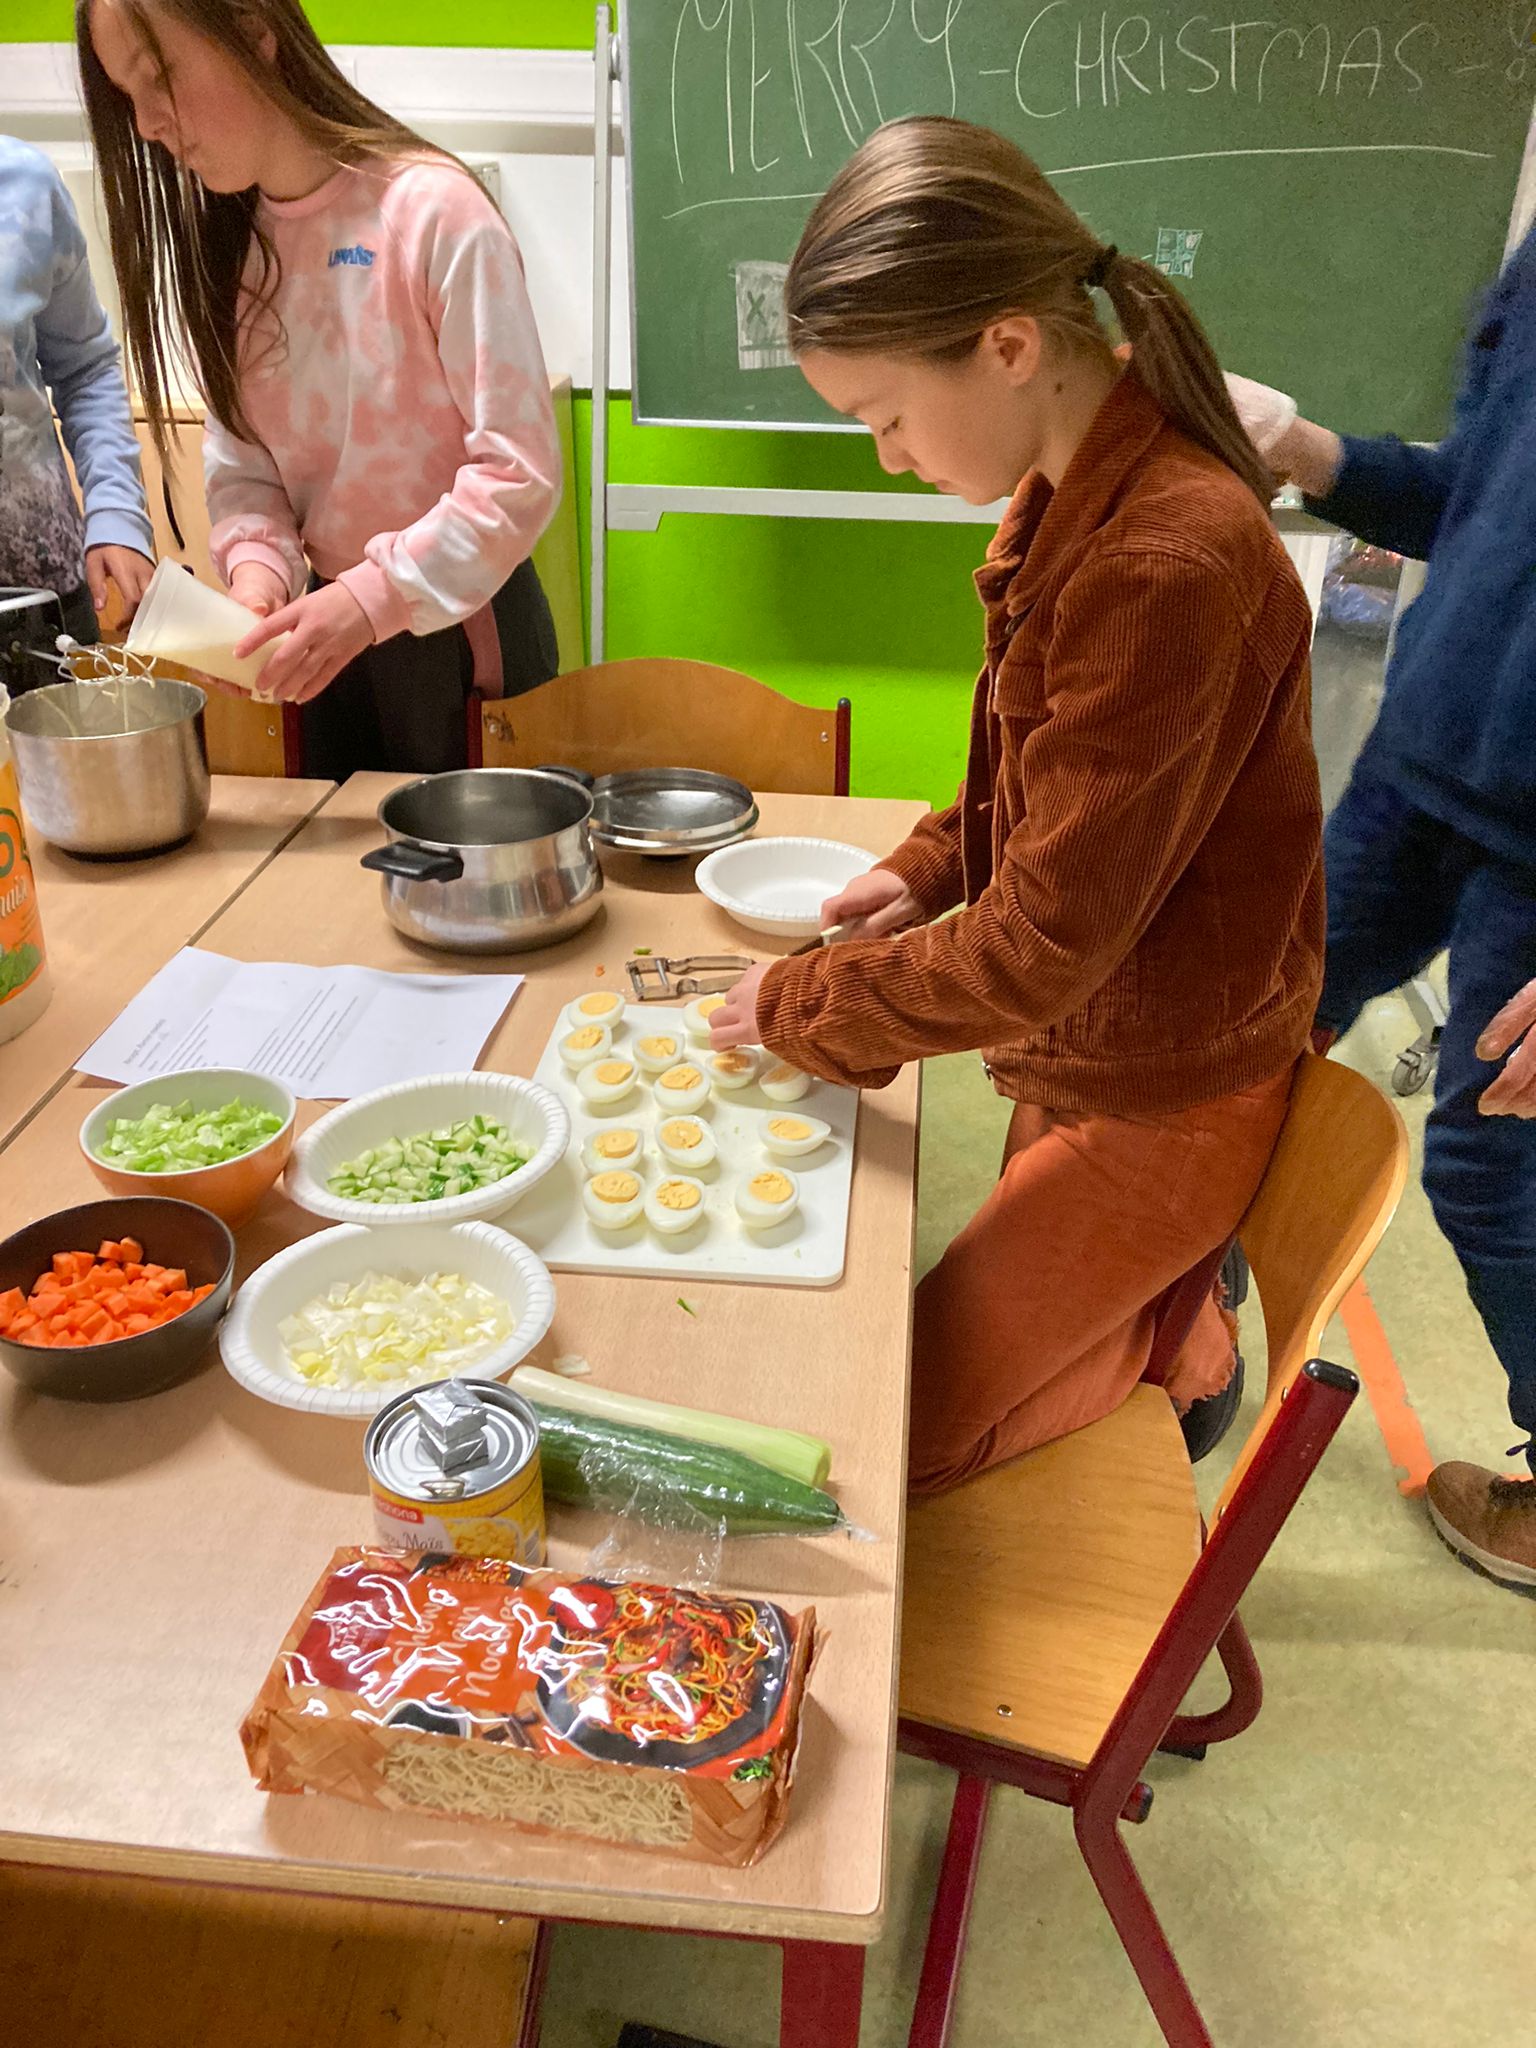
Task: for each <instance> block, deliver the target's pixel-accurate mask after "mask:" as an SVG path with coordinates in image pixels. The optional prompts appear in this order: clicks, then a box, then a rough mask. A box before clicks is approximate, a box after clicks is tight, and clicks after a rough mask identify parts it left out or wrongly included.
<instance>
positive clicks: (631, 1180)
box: [592, 1173, 640, 1204]
mask: <svg viewBox="0 0 1536 2048" xmlns="http://www.w3.org/2000/svg"><path fill="white" fill-rule="evenodd" d="M592 1192H593V1194H594V1195H596V1197H597V1199H598V1200H599V1201H600V1202H613V1203H615V1204H618V1203H620V1202H632V1201H633V1200H634V1199H635V1197H636V1195H638V1194H639V1192H640V1183H639V1181H637V1180H636V1179H635V1176H634V1175H633V1174H632V1173H600V1174H599V1175H598V1176H597V1178H596V1179H595V1180H594V1181H593V1182H592Z"/></svg>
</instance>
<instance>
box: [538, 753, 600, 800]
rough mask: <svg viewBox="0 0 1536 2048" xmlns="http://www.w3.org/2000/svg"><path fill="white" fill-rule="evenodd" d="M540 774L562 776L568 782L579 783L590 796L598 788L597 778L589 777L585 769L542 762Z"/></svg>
mask: <svg viewBox="0 0 1536 2048" xmlns="http://www.w3.org/2000/svg"><path fill="white" fill-rule="evenodd" d="M539 773H540V774H541V775H562V776H564V778H565V780H566V781H567V782H578V783H580V785H581V787H582V788H583V789H584V790H585V791H586V792H587V794H588V796H590V795H591V794H592V792H593V790H594V789H596V787H597V777H596V776H595V775H589V774H588V773H587V771H586V770H585V768H562V767H560V766H559V764H558V763H557V762H554V761H541V762H540V763H539Z"/></svg>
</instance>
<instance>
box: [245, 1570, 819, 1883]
mask: <svg viewBox="0 0 1536 2048" xmlns="http://www.w3.org/2000/svg"><path fill="white" fill-rule="evenodd" d="M815 1635H816V1616H815V1611H814V1609H809V1608H808V1609H806V1611H805V1612H804V1613H802V1614H799V1615H790V1614H786V1613H784V1612H783V1611H782V1610H781V1609H779V1608H777V1607H772V1606H769V1605H768V1604H767V1603H766V1602H764V1601H760V1600H747V1599H733V1598H731V1597H729V1596H716V1595H711V1594H703V1593H690V1592H685V1591H680V1590H677V1589H674V1588H672V1587H667V1586H651V1585H638V1584H626V1583H621V1582H615V1583H611V1584H610V1583H608V1582H606V1581H603V1580H598V1579H571V1578H567V1577H564V1576H563V1575H562V1574H560V1573H559V1572H554V1571H524V1570H522V1569H520V1568H519V1567H518V1566H517V1565H515V1564H512V1563H509V1562H507V1561H504V1560H502V1559H499V1558H476V1557H459V1556H447V1555H442V1554H439V1553H436V1552H428V1551H407V1552H399V1551H387V1550H363V1549H348V1550H338V1551H337V1552H336V1554H335V1556H334V1557H333V1558H332V1559H331V1562H330V1564H329V1565H328V1566H327V1568H326V1571H325V1574H324V1576H323V1577H322V1578H321V1580H320V1582H319V1583H318V1585H317V1586H316V1587H315V1589H314V1591H313V1592H312V1593H311V1595H310V1597H309V1599H308V1600H307V1601H306V1602H305V1603H304V1607H303V1609H302V1611H301V1612H300V1614H299V1616H298V1619H297V1620H296V1621H295V1622H294V1624H293V1626H292V1628H291V1629H290V1630H289V1631H288V1635H287V1638H286V1640H285V1641H284V1643H283V1647H282V1650H281V1651H280V1653H279V1655H278V1658H277V1661H276V1662H275V1663H274V1665H273V1666H272V1669H271V1671H270V1672H269V1673H268V1675H267V1679H266V1683H265V1684H264V1685H263V1686H262V1688H261V1691H260V1693H259V1694H258V1695H257V1698H256V1702H255V1704H254V1706H253V1707H252V1708H251V1711H250V1713H249V1714H248V1715H247V1716H246V1719H245V1724H244V1726H243V1727H242V1729H241V1731H240V1733H241V1740H242V1741H243V1742H244V1744H245V1753H246V1758H247V1761H248V1762H249V1764H250V1767H251V1772H252V1775H253V1776H254V1777H255V1779H256V1782H257V1784H258V1785H259V1786H260V1787H261V1788H262V1790H263V1791H267V1792H333V1793H336V1794H338V1795H339V1796H340V1797H341V1798H343V1799H354V1800H358V1801H360V1802H361V1803H362V1804H363V1805H365V1806H378V1807H387V1808H390V1809H393V1810H397V1811H398V1810H414V1811H426V1812H430V1813H434V1814H443V1815H446V1816H448V1817H450V1818H454V1819H470V1820H486V1821H500V1822H503V1823H510V1824H511V1825H512V1826H514V1827H519V1828H526V1829H530V1830H532V1831H533V1832H535V1833H538V1834H547V1835H553V1834H571V1835H582V1836H587V1837H590V1838H592V1839H594V1840H596V1841H600V1842H609V1843H623V1844H627V1845H629V1846H632V1847H634V1848H640V1849H650V1850H656V1851H661V1852H663V1853H669V1854H672V1855H676V1856H683V1857H687V1858H689V1859H691V1860H694V1861H698V1862H707V1863H722V1864H730V1865H736V1866H739V1865H742V1864H747V1863H751V1862H753V1861H755V1859H756V1858H757V1857H758V1856H760V1855H761V1854H762V1852H763V1851H764V1849H766V1848H767V1847H768V1845H769V1843H770V1842H771V1841H772V1840H773V1838H774V1836H775V1835H776V1834H777V1833H778V1831H779V1829H780V1828H781V1827H782V1826H783V1824H784V1809H785V1804H786V1801H787V1799H788V1796H789V1785H790V1776H791V1773H792V1770H793V1767H794V1759H795V1748H796V1744H797V1742H798V1739H799V1725H800V1703H801V1696H802V1693H803V1691H804V1686H805V1675H806V1672H807V1669H808V1668H809V1665H810V1660H811V1655H812V1651H813V1649H814V1645H815Z"/></svg>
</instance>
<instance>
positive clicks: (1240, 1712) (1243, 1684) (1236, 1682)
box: [1158, 1614, 1264, 1750]
mask: <svg viewBox="0 0 1536 2048" xmlns="http://www.w3.org/2000/svg"><path fill="white" fill-rule="evenodd" d="M1216 1654H1217V1656H1218V1657H1220V1659H1221V1663H1222V1669H1223V1670H1224V1671H1225V1672H1226V1674H1227V1685H1228V1688H1229V1690H1228V1693H1227V1697H1226V1700H1225V1702H1224V1703H1223V1704H1222V1705H1221V1706H1219V1707H1215V1708H1213V1709H1212V1710H1211V1712H1210V1713H1208V1714H1178V1715H1176V1716H1175V1717H1174V1719H1173V1720H1172V1721H1170V1722H1169V1724H1168V1732H1167V1734H1166V1735H1165V1736H1164V1737H1163V1739H1162V1741H1161V1743H1160V1744H1159V1745H1158V1747H1159V1748H1160V1749H1164V1750H1188V1749H1196V1748H1200V1749H1203V1748H1204V1747H1205V1745H1206V1743H1208V1742H1230V1741H1231V1740H1232V1738H1233V1736H1234V1735H1242V1734H1243V1733H1244V1732H1245V1731H1246V1730H1247V1729H1249V1728H1251V1727H1252V1726H1253V1724H1254V1722H1255V1721H1256V1720H1257V1719H1258V1718H1259V1709H1260V1707H1262V1706H1263V1704H1264V1674H1263V1672H1262V1671H1260V1669H1259V1660H1258V1658H1257V1657H1256V1656H1255V1655H1254V1650H1253V1644H1252V1643H1251V1642H1250V1641H1249V1638H1248V1631H1247V1629H1245V1628H1244V1627H1243V1620H1242V1616H1241V1615H1239V1614H1234V1615H1233V1617H1232V1619H1231V1620H1230V1621H1229V1622H1228V1623H1227V1625H1226V1627H1225V1628H1224V1629H1223V1630H1222V1632H1221V1635H1220V1637H1219V1638H1218V1640H1217V1644H1216Z"/></svg>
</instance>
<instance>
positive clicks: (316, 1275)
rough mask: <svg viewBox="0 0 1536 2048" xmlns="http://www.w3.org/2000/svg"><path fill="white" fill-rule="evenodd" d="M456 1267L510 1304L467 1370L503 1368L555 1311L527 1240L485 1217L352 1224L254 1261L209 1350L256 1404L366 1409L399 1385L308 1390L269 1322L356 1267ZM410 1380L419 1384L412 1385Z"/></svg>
mask: <svg viewBox="0 0 1536 2048" xmlns="http://www.w3.org/2000/svg"><path fill="white" fill-rule="evenodd" d="M369 1272H373V1273H394V1274H397V1275H399V1277H400V1278H401V1279H406V1278H410V1279H419V1278H420V1277H421V1275H422V1274H423V1273H462V1274H463V1276H464V1278H465V1279H466V1280H473V1281H475V1282H477V1283H478V1285H480V1286H481V1287H483V1288H485V1289H486V1290H487V1292H488V1293H491V1294H495V1295H499V1296H500V1297H501V1299H502V1300H503V1301H504V1302H506V1304H507V1306H508V1307H509V1308H510V1309H511V1311H512V1315H513V1320H514V1324H515V1327H514V1329H513V1332H512V1335H511V1336H510V1337H509V1338H508V1339H507V1341H506V1342H505V1343H504V1344H498V1345H497V1346H496V1348H495V1349H494V1350H492V1351H487V1352H486V1353H485V1355H484V1357H482V1358H478V1359H476V1361H475V1363H474V1365H473V1367H472V1368H470V1374H469V1376H470V1377H472V1378H475V1379H492V1378H494V1377H496V1376H497V1375H498V1374H500V1373H504V1372H509V1371H510V1370H511V1368H512V1367H513V1366H514V1365H516V1364H517V1363H518V1362H519V1360H521V1359H524V1358H526V1357H527V1356H528V1353H529V1352H530V1351H531V1350H532V1349H533V1347H534V1345H535V1344H537V1343H538V1341H539V1339H540V1338H541V1337H542V1336H543V1335H544V1333H545V1331H546V1330H548V1328H549V1326H550V1324H551V1322H553V1320H554V1315H555V1283H554V1282H553V1281H552V1280H551V1279H550V1277H549V1268H548V1267H547V1266H546V1265H545V1264H544V1261H543V1260H542V1259H541V1258H539V1257H538V1256H537V1255H536V1254H535V1253H533V1252H531V1251H530V1250H529V1249H528V1247H527V1245H525V1244H523V1243H521V1242H520V1241H519V1240H518V1239H517V1238H515V1237H510V1236H509V1235H508V1234H507V1232H506V1231H504V1230H498V1229H497V1228H496V1226H495V1225H494V1224H493V1223H452V1224H447V1223H418V1224H416V1225H414V1226H407V1225H401V1226H400V1227H399V1228H398V1229H393V1230H365V1229H363V1228H362V1227H361V1226H360V1225H358V1224H354V1223H348V1224H343V1225H342V1226H341V1227H340V1228H339V1229H336V1230H322V1231H320V1232H319V1233H318V1235H316V1236H314V1237H306V1238H303V1239H301V1240H300V1242H299V1243H298V1244H294V1245H290V1246H289V1247H288V1249H287V1250H286V1251H283V1252H279V1253H278V1254H277V1256H276V1257H275V1258H271V1259H268V1261H267V1263H266V1264H265V1265H264V1266H259V1267H258V1268H257V1269H256V1271H255V1272H254V1273H253V1274H252V1275H251V1277H250V1279H249V1280H247V1281H246V1283H245V1285H244V1286H243V1287H242V1288H241V1289H240V1292H239V1293H238V1294H237V1295H236V1296H235V1301H234V1306H233V1307H232V1308H231V1310H230V1312H229V1314H228V1315H227V1316H226V1317H225V1319H224V1323H223V1326H222V1328H221V1329H220V1331H219V1355H220V1357H221V1358H222V1359H223V1361H224V1364H225V1366H226V1368H227V1369H228V1371H229V1373H230V1374H231V1376H232V1377H233V1378H235V1379H237V1380H238V1381H239V1382H240V1384H241V1386H242V1387H245V1388H247V1389H248V1390H249V1391H250V1392H251V1393H253V1394H258V1395H260V1397H261V1399H262V1400H263V1401H272V1402H274V1403H275V1404H276V1405H277V1406H278V1407H279V1408H300V1409H303V1410H304V1411H305V1412H306V1413H307V1414H310V1415H353V1416H358V1415H373V1414H376V1413H377V1411H378V1410H379V1409H380V1408H382V1407H383V1406H384V1403H385V1402H386V1401H392V1400H393V1399H394V1397H395V1395H396V1394H398V1393H401V1392H402V1391H403V1390H404V1388H405V1387H406V1385H407V1384H408V1382H407V1381H405V1380H392V1381H388V1382H383V1383H381V1384H380V1385H378V1386H372V1387H317V1386H313V1385H311V1383H310V1382H309V1381H308V1380H306V1379H304V1378H302V1377H301V1376H300V1375H299V1374H298V1373H296V1372H295V1371H294V1369H293V1367H292V1366H291V1365H290V1364H289V1363H288V1359H287V1355H286V1353H285V1351H284V1348H283V1340H282V1338H281V1337H280V1336H279V1335H278V1326H279V1325H280V1324H281V1323H282V1321H283V1318H284V1317H285V1316H291V1315H295V1314H297V1312H298V1311H299V1310H300V1309H301V1308H303V1307H304V1305H305V1303H306V1302H310V1301H313V1300H314V1298H315V1296H316V1295H317V1294H323V1293H324V1292H325V1291H326V1289H327V1288H328V1287H333V1286H334V1285H335V1284H336V1282H337V1281H338V1280H360V1279H361V1278H362V1276H363V1274H364V1273H369ZM416 1384H421V1383H420V1382H416Z"/></svg>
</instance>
